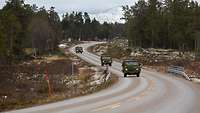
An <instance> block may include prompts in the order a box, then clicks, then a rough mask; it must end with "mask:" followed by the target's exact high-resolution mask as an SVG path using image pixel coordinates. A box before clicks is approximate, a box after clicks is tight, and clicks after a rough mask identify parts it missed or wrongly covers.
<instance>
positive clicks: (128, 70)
mask: <svg viewBox="0 0 200 113" xmlns="http://www.w3.org/2000/svg"><path fill="white" fill-rule="evenodd" d="M141 68H142V66H141V63H139V62H138V61H137V60H133V59H126V60H123V62H122V72H123V73H124V77H127V75H135V74H136V75H137V77H140V72H141Z"/></svg>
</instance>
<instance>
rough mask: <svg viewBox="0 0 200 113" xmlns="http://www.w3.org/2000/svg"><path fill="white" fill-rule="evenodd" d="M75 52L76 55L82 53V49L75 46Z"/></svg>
mask: <svg viewBox="0 0 200 113" xmlns="http://www.w3.org/2000/svg"><path fill="white" fill-rule="evenodd" d="M75 52H76V53H81V54H82V53H83V47H79V46H77V47H76V48H75Z"/></svg>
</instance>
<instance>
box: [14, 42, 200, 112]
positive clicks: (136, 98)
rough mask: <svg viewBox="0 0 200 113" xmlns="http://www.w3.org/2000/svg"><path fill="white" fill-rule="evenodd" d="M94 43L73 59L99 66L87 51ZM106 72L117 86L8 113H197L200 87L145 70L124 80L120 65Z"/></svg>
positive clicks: (199, 105) (199, 110)
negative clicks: (116, 80)
mask: <svg viewBox="0 0 200 113" xmlns="http://www.w3.org/2000/svg"><path fill="white" fill-rule="evenodd" d="M96 43H97V42H90V43H86V44H81V45H79V46H82V47H84V53H83V54H76V55H77V56H79V57H80V58H82V59H84V60H85V61H87V62H89V63H92V64H94V65H98V66H100V58H99V57H98V56H96V55H94V54H91V53H89V52H87V51H86V48H87V47H89V46H91V45H94V44H96ZM73 51H74V48H72V49H71V52H73ZM73 53H74V52H73ZM74 54H75V53H74ZM109 70H110V71H111V72H112V73H114V74H116V75H117V76H119V82H118V83H116V84H115V85H113V86H112V87H110V88H108V89H105V90H102V91H100V92H97V93H94V94H90V95H87V96H82V97H77V98H73V99H69V100H64V101H60V102H56V103H52V104H46V105H41V106H36V107H31V108H26V109H21V110H15V111H10V113H200V85H197V84H195V83H192V82H189V81H186V80H184V79H182V78H176V77H174V76H171V75H167V74H163V73H158V72H155V71H147V70H144V69H143V70H142V73H141V77H139V78H137V77H135V76H131V77H127V78H124V77H123V73H122V72H121V63H119V62H114V63H113V66H112V67H110V68H109Z"/></svg>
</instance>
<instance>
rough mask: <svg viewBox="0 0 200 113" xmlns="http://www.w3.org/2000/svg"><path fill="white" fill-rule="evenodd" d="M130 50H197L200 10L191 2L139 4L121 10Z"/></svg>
mask: <svg viewBox="0 0 200 113" xmlns="http://www.w3.org/2000/svg"><path fill="white" fill-rule="evenodd" d="M123 12H124V17H123V19H125V20H126V33H127V37H128V39H129V44H130V45H131V46H132V47H142V48H164V49H168V48H170V49H178V50H181V51H194V50H198V51H199V49H198V48H200V47H199V45H200V41H199V40H200V6H199V3H198V2H197V1H190V0H164V1H158V0H147V1H145V0H139V1H138V2H136V3H135V4H134V5H132V6H123Z"/></svg>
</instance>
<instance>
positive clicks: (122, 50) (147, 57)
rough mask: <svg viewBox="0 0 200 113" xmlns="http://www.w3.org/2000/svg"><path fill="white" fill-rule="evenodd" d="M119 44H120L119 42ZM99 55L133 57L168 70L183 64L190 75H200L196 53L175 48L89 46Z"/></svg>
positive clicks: (159, 69) (157, 67)
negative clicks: (183, 51)
mask: <svg viewBox="0 0 200 113" xmlns="http://www.w3.org/2000/svg"><path fill="white" fill-rule="evenodd" d="M117 45H120V43H118V44H117ZM89 50H90V51H91V52H93V53H95V54H97V55H101V54H104V53H105V54H108V55H110V56H111V57H112V58H114V59H116V60H117V61H122V60H123V59H126V58H133V59H137V60H138V61H140V62H141V63H142V64H143V66H145V67H148V68H152V69H155V70H157V71H161V72H166V71H167V67H168V66H171V65H175V66H182V67H184V68H185V70H186V72H187V74H189V76H190V77H197V78H199V77H200V60H197V59H195V55H194V53H191V52H185V53H182V52H181V51H177V50H173V49H153V48H149V49H144V48H135V49H134V48H129V47H120V46H113V43H112V44H108V43H107V44H98V45H95V46H92V47H91V48H89ZM127 51H128V52H127Z"/></svg>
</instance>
